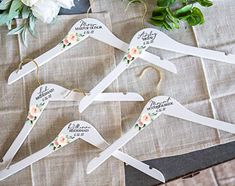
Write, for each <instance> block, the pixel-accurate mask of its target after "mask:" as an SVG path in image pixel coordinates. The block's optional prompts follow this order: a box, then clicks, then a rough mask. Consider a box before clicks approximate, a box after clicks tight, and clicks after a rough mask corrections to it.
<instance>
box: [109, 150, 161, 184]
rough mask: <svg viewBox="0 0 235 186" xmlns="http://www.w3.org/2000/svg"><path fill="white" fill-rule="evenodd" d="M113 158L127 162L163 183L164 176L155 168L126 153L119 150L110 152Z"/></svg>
mask: <svg viewBox="0 0 235 186" xmlns="http://www.w3.org/2000/svg"><path fill="white" fill-rule="evenodd" d="M112 155H113V156H114V157H115V158H118V159H120V160H122V161H123V162H125V163H128V164H129V165H131V166H133V167H134V168H136V169H137V170H140V171H141V172H143V173H145V174H147V175H149V176H151V177H152V178H155V179H157V180H159V181H161V182H163V183H165V177H164V175H163V174H162V173H161V172H160V171H159V170H157V169H155V168H153V167H150V166H149V165H147V164H145V163H143V162H141V161H139V160H137V159H135V158H133V157H131V156H129V155H128V154H125V153H123V152H121V151H115V152H114V153H113V154H112Z"/></svg>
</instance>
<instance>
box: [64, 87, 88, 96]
mask: <svg viewBox="0 0 235 186" xmlns="http://www.w3.org/2000/svg"><path fill="white" fill-rule="evenodd" d="M72 92H78V93H83V95H84V96H86V93H85V92H84V91H83V90H82V89H81V88H79V87H78V88H74V89H72V90H70V91H69V92H68V93H67V94H66V95H65V96H64V98H67V97H68V96H69V95H70V94H71V93H72Z"/></svg>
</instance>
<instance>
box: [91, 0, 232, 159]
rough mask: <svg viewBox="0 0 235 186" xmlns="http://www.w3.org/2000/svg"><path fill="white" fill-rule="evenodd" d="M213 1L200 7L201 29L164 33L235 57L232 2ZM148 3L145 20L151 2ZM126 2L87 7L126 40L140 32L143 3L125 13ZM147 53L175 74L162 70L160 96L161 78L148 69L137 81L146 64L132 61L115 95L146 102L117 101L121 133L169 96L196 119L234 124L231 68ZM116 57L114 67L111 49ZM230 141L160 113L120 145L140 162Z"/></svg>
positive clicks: (171, 54)
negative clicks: (152, 102)
mask: <svg viewBox="0 0 235 186" xmlns="http://www.w3.org/2000/svg"><path fill="white" fill-rule="evenodd" d="M125 2H126V3H125ZM213 2H214V5H213V6H212V7H211V8H206V9H203V12H204V15H205V24H204V25H202V26H196V27H193V28H192V27H187V26H186V25H184V24H182V25H181V29H179V30H174V31H171V32H166V33H167V34H168V35H169V36H170V37H171V38H173V39H175V40H176V41H179V42H181V43H184V44H188V45H191V46H196V47H204V48H208V49H213V50H218V51H224V52H229V53H233V54H235V26H234V25H235V20H234V19H232V17H234V15H235V1H233V0H227V1H219V0H215V1H213ZM147 3H148V7H149V9H148V16H149V15H150V14H151V12H152V7H154V1H147ZM126 4H127V1H124V2H123V1H106V0H97V1H95V2H94V3H92V10H93V12H104V11H106V12H109V13H110V16H111V20H112V27H113V33H114V34H115V35H117V36H118V37H119V38H120V39H122V40H123V41H126V42H130V40H131V38H132V37H133V35H134V34H135V33H136V31H138V30H140V29H141V28H142V23H141V22H142V15H143V5H141V4H135V5H130V6H129V8H128V10H127V11H125V6H126ZM216 15H218V16H216ZM148 16H147V17H148ZM215 16H216V18H215ZM151 51H152V52H154V53H156V54H158V55H159V56H161V57H163V58H165V59H169V60H170V61H171V62H173V63H174V64H175V65H176V67H177V70H178V74H176V75H175V74H172V73H170V72H167V71H165V70H162V72H163V73H164V76H163V81H162V84H161V86H160V91H159V92H157V84H158V82H159V78H160V77H159V74H158V73H156V72H155V70H149V71H147V72H146V73H145V75H144V76H143V77H142V78H138V75H139V74H140V73H141V71H142V70H143V69H144V68H145V67H146V66H149V65H150V64H148V63H147V62H145V61H143V60H138V61H136V62H135V63H133V64H132V65H131V67H130V68H129V69H128V70H126V71H125V72H124V73H123V74H122V75H121V76H120V78H119V90H120V91H136V92H139V93H140V94H141V95H143V96H144V98H145V102H143V103H137V102H135V103H121V112H122V129H123V133H125V132H126V131H128V130H129V129H130V127H131V126H132V125H133V124H134V122H135V121H136V120H137V118H138V116H139V114H140V113H141V111H142V109H143V108H144V106H145V104H146V103H147V101H148V100H149V99H151V98H152V97H155V96H157V94H159V95H168V96H172V97H173V98H175V99H176V100H178V101H179V102H180V103H181V104H183V105H184V106H185V107H186V108H188V109H190V110H191V111H193V112H195V113H198V114H200V115H203V116H207V117H210V118H215V119H218V120H222V121H226V122H230V123H234V124H235V114H234V110H235V107H234V105H235V94H234V93H235V84H234V80H235V66H234V65H230V64H226V63H221V62H217V61H212V60H206V59H200V58H198V57H193V56H185V55H183V54H180V53H174V52H169V51H164V50H158V49H151ZM115 56H116V63H117V64H118V63H119V62H120V60H121V58H122V57H123V53H121V52H120V51H118V50H116V51H115ZM151 66H152V65H151ZM234 139H235V135H232V134H230V133H226V132H222V131H219V130H216V129H212V128H209V127H205V126H202V125H199V124H195V123H192V122H189V121H184V120H182V119H177V118H173V117H170V116H163V115H162V116H161V117H159V118H158V119H157V120H156V121H154V122H153V123H152V125H150V126H149V127H147V128H146V129H145V130H144V131H142V132H141V133H139V134H138V135H137V136H136V137H135V138H133V139H132V140H131V141H130V142H129V143H128V144H127V145H125V146H124V150H125V152H127V153H128V154H130V155H132V156H134V157H136V158H138V159H140V160H147V159H154V158H158V157H164V156H173V155H179V154H182V153H187V152H191V151H196V150H201V149H204V148H207V147H211V146H214V145H218V144H222V143H226V142H230V141H233V140H234Z"/></svg>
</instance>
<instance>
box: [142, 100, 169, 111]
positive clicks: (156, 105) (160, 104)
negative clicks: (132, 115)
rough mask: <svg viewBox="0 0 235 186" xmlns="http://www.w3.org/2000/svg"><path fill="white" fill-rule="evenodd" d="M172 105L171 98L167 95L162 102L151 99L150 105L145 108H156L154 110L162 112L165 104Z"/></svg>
mask: <svg viewBox="0 0 235 186" xmlns="http://www.w3.org/2000/svg"><path fill="white" fill-rule="evenodd" d="M170 105H173V101H172V100H171V98H170V97H168V99H167V100H165V101H162V102H156V101H153V100H151V104H150V106H149V107H148V108H147V110H148V111H149V110H153V109H154V110H156V112H162V111H164V110H166V107H167V106H170Z"/></svg>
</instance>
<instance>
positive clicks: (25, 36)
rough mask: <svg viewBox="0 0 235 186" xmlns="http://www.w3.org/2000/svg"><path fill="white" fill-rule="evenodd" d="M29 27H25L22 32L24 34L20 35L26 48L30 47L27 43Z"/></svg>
mask: <svg viewBox="0 0 235 186" xmlns="http://www.w3.org/2000/svg"><path fill="white" fill-rule="evenodd" d="M27 34H28V32H27V27H24V29H23V30H22V32H21V33H20V36H21V41H22V42H23V44H24V46H25V47H28V43H27Z"/></svg>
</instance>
